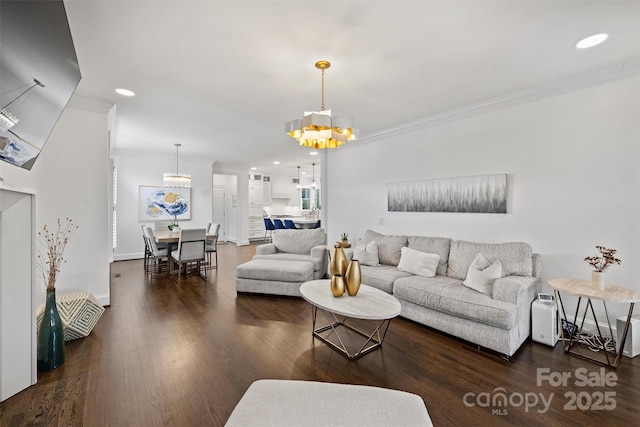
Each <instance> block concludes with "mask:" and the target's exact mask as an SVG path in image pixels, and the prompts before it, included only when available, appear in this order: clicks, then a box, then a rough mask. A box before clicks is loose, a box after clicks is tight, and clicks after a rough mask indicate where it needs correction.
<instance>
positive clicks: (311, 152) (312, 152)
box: [309, 151, 318, 156]
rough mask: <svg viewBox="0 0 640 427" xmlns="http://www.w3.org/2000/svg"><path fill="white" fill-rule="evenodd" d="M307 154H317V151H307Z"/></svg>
mask: <svg viewBox="0 0 640 427" xmlns="http://www.w3.org/2000/svg"><path fill="white" fill-rule="evenodd" d="M309 155H311V156H317V155H318V152H317V151H309Z"/></svg>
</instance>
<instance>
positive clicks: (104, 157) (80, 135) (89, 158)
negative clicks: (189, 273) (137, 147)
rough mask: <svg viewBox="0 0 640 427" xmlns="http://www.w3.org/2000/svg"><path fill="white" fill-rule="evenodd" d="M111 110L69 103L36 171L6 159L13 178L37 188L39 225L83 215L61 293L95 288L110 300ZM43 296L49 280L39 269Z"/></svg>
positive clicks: (4, 168) (0, 172) (2, 172)
mask: <svg viewBox="0 0 640 427" xmlns="http://www.w3.org/2000/svg"><path fill="white" fill-rule="evenodd" d="M107 126H108V120H107V113H106V112H88V111H83V110H79V109H73V108H67V109H66V110H65V111H64V112H63V113H62V116H61V117H60V120H59V121H58V123H57V124H56V127H55V129H54V130H53V132H52V133H51V136H50V137H49V139H48V141H47V143H46V145H45V146H44V150H43V151H42V153H41V154H40V156H39V158H38V159H37V161H36V162H35V164H34V166H33V168H32V170H31V171H26V170H23V169H20V168H17V167H14V166H11V165H7V164H5V163H2V165H1V166H0V176H2V177H3V178H4V180H5V182H7V183H11V184H14V185H19V186H24V187H30V188H33V189H34V190H35V191H36V225H37V227H38V228H40V227H41V226H42V225H44V224H47V225H48V226H49V227H52V226H54V225H55V224H56V221H57V219H58V218H63V219H64V218H67V217H69V218H73V219H76V220H77V223H78V226H79V229H78V231H77V232H76V233H75V234H74V235H73V237H71V240H70V241H69V245H68V247H67V250H66V251H65V255H64V258H65V260H66V263H65V264H64V266H63V267H62V269H61V273H60V275H59V279H58V281H57V283H56V290H57V293H58V294H65V293H70V292H79V291H89V292H91V293H92V294H93V295H95V296H96V298H98V300H99V301H100V302H101V303H102V304H105V305H107V304H109V303H110V295H109V256H110V243H111V238H110V237H111V233H110V230H109V226H108V224H109V217H108V216H109V212H110V200H109V185H110V180H109V175H110V174H109V147H108V132H107ZM38 282H39V286H38V292H39V295H38V300H39V301H40V302H42V303H44V295H45V291H44V289H45V284H44V282H43V281H42V280H41V277H40V275H38Z"/></svg>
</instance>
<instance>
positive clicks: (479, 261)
mask: <svg viewBox="0 0 640 427" xmlns="http://www.w3.org/2000/svg"><path fill="white" fill-rule="evenodd" d="M500 277H502V264H500V260H498V259H497V260H495V261H494V262H493V264H490V263H489V261H487V259H486V258H485V257H484V256H483V255H482V254H481V253H479V254H478V255H476V257H475V259H474V260H473V262H472V263H471V265H470V266H469V270H468V271H467V278H466V279H465V280H464V282H462V283H463V284H464V285H465V286H467V287H469V288H471V289H473V290H476V291H478V292H482V293H483V294H485V295H489V296H493V282H494V281H495V280H496V279H499V278H500Z"/></svg>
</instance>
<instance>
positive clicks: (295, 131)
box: [285, 60, 358, 150]
mask: <svg viewBox="0 0 640 427" xmlns="http://www.w3.org/2000/svg"><path fill="white" fill-rule="evenodd" d="M329 67H331V63H330V62H329V61H324V60H323V61H318V62H316V68H317V69H319V70H321V71H322V106H321V108H320V111H312V112H308V111H305V113H304V117H302V119H295V120H292V121H290V122H289V123H287V124H286V125H285V132H286V133H287V134H288V135H289V136H290V137H292V138H295V139H296V140H297V141H298V142H299V143H300V145H301V146H304V147H311V148H315V149H318V150H322V149H325V148H337V147H339V146H341V145H342V144H344V143H346V142H348V141H353V140H355V139H356V138H357V133H358V130H357V129H354V128H353V118H352V117H338V116H336V117H332V116H331V110H325V109H324V70H326V69H327V68H329Z"/></svg>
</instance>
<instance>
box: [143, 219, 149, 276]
mask: <svg viewBox="0 0 640 427" xmlns="http://www.w3.org/2000/svg"><path fill="white" fill-rule="evenodd" d="M145 227H146V225H143V226H142V227H141V230H142V240H143V241H144V272H145V273H146V272H148V271H149V254H150V253H151V250H150V248H149V243H148V242H147V230H145Z"/></svg>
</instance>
